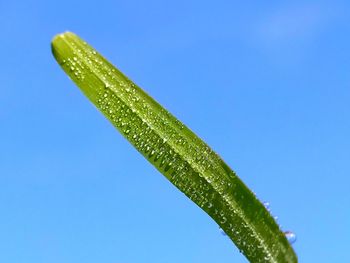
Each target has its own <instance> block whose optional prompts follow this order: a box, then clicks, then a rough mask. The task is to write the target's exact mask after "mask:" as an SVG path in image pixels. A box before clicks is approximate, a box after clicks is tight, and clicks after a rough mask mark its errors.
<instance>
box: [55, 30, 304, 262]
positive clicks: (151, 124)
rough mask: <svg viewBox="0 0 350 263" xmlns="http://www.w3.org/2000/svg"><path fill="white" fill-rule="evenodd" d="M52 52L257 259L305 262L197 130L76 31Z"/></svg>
mask: <svg viewBox="0 0 350 263" xmlns="http://www.w3.org/2000/svg"><path fill="white" fill-rule="evenodd" d="M52 52H53V55H54V56H55V58H56V60H57V62H58V63H59V64H60V66H61V67H62V68H63V70H64V71H65V72H66V73H67V74H68V75H69V77H70V78H71V79H72V80H73V81H74V82H75V83H76V84H77V85H78V86H79V88H80V89H81V90H82V92H83V93H84V94H85V95H86V96H87V97H88V98H89V99H90V101H91V102H92V103H93V104H94V105H95V106H96V107H97V108H98V109H99V110H100V111H101V112H102V113H103V114H104V115H105V116H106V117H107V118H108V119H109V120H110V122H111V123H112V124H113V125H114V126H115V127H116V128H117V129H118V130H119V131H120V132H121V134H122V135H123V136H124V137H125V138H126V139H127V140H128V141H129V142H130V143H131V144H132V145H133V146H134V147H135V148H136V149H137V150H138V151H139V152H140V153H141V154H142V155H143V156H144V157H145V158H146V159H147V160H148V161H149V162H150V163H152V164H153V165H154V166H155V167H156V168H157V169H158V170H159V171H160V172H161V173H162V174H163V175H164V176H165V177H166V178H167V179H168V180H169V181H170V182H171V183H173V184H174V185H175V186H176V187H177V188H178V189H179V190H180V191H182V192H183V193H184V194H185V195H186V196H188V197H189V198H190V199H191V200H192V201H193V202H195V203H196V204H197V205H198V206H199V207H200V208H202V209H203V210H204V211H205V212H206V213H207V214H208V215H209V216H211V217H212V218H213V219H214V220H215V221H216V222H217V224H218V225H219V226H220V227H221V228H222V229H223V230H224V231H225V233H226V234H227V235H228V236H229V237H230V238H231V240H232V241H233V242H234V243H235V244H236V246H237V247H238V248H239V250H240V251H241V252H242V253H243V254H244V255H245V256H246V257H247V258H248V259H249V261H250V262H278V263H284V262H297V257H296V255H295V253H294V251H293V249H292V247H291V246H290V244H289V243H288V241H287V239H286V237H285V236H284V234H283V232H281V230H280V229H279V226H278V225H277V223H276V222H275V220H274V219H273V218H272V216H271V215H270V213H269V212H268V211H267V210H266V208H265V207H264V205H263V204H262V203H261V202H260V201H259V200H258V199H257V198H256V196H255V195H254V194H253V193H252V192H251V191H250V190H249V189H248V188H247V187H246V186H245V185H244V184H243V182H242V181H241V180H240V179H239V178H238V177H237V175H236V174H235V173H234V172H233V171H232V170H231V169H230V168H229V167H228V166H227V165H226V164H225V162H224V161H223V160H222V159H221V158H220V157H219V156H218V155H217V154H216V153H215V152H214V151H213V150H212V149H211V148H210V147H209V146H208V145H207V144H205V143H204V142H203V141H202V140H201V139H200V138H198V137H197V136H196V135H195V134H194V133H193V132H192V131H191V130H190V129H188V128H187V127H186V126H185V125H183V124H182V123H181V122H180V121H178V120H177V119H176V118H175V117H174V116H173V115H171V114H170V113H169V112H168V111H167V110H165V109H164V108H163V107H162V106H161V105H160V104H158V103H157V102H156V101H155V100H154V99H152V98H151V97H150V96H149V95H147V94H146V93H145V92H144V91H143V90H142V89H140V88H139V87H138V86H136V85H135V84H134V83H133V82H132V81H131V80H129V79H128V78H127V77H126V76H125V75H124V74H123V73H121V72H120V71H119V70H118V69H116V68H115V67H114V66H113V65H111V64H110V63H109V62H108V61H107V60H106V59H105V58H103V57H102V56H101V55H99V54H98V53H97V52H96V51H95V50H94V49H93V48H92V47H91V46H89V45H88V44H87V43H86V42H84V41H83V40H81V39H80V38H79V37H78V36H76V35H74V34H73V33H70V32H66V33H63V34H60V35H57V36H56V37H55V38H54V39H53V41H52ZM145 190H146V189H145ZM169 227H170V226H169Z"/></svg>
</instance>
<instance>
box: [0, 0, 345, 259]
mask: <svg viewBox="0 0 350 263" xmlns="http://www.w3.org/2000/svg"><path fill="white" fill-rule="evenodd" d="M349 12H350V3H349V2H347V1H284V2H278V1H269V2H266V1H243V2H242V1H229V0H227V1H223V0H218V1H215V3H214V1H182V0H177V1H159V0H158V1H157V0H154V1H152V0H151V1H104V0H100V1H97V2H87V1H68V0H64V1H4V0H2V1H0V25H1V38H0V39H1V42H0V47H1V48H0V56H1V57H0V58H1V64H0V83H1V92H0V123H1V124H0V138H1V139H0V262H6V263H28V262H33V263H34V262H35V263H44V262H45V263H47V262H50V263H56V262H57V263H62V262H64V263H77V262H85V263H90V262H91V263H92V262H94V263H95V262H103V263H140V262H150V263H175V262H176V263H178V262H184V263H185V262H189V263H193V262H201V263H207V262H208V263H209V262H210V263H213V262H247V261H246V259H245V258H244V257H243V256H242V255H241V254H240V253H239V252H238V250H237V249H236V247H235V246H234V245H233V244H232V243H231V241H230V240H229V239H228V238H226V237H224V236H222V235H221V234H220V231H219V229H218V227H217V225H216V224H215V222H214V221H212V220H211V219H210V218H209V217H208V216H207V215H206V214H205V213H204V212H202V211H201V210H200V209H199V208H198V207H196V206H195V205H194V204H193V203H192V202H191V201H190V200H188V199H187V198H186V197H185V196H184V195H183V194H181V193H180V192H179V191H178V190H177V189H176V188H175V187H174V186H172V185H171V184H170V183H169V182H168V181H167V180H166V179H165V178H164V177H163V176H162V175H161V174H160V173H158V172H157V171H156V170H155V169H154V168H153V167H152V166H151V165H150V164H149V163H148V162H147V161H145V160H144V159H143V157H142V156H141V155H140V154H138V153H137V152H136V150H134V149H133V147H132V146H131V145H129V143H128V142H127V141H126V140H125V139H124V138H122V136H121V135H120V134H119V133H118V132H117V131H116V130H115V129H114V128H113V127H112V125H111V124H110V123H108V121H107V120H106V119H105V118H104V117H103V116H102V115H101V114H100V113H99V112H98V111H97V110H96V109H95V108H94V107H93V106H92V105H91V104H90V103H89V102H88V100H87V99H86V98H85V97H84V96H83V95H82V94H81V93H80V91H79V89H78V88H76V87H75V86H74V84H73V83H72V82H71V81H70V80H69V79H68V77H67V76H66V75H65V74H64V73H63V71H62V70H61V69H60V68H59V66H58V65H57V64H56V62H55V60H54V59H53V57H52V55H51V51H50V41H51V38H52V37H53V36H54V35H55V34H57V33H60V32H62V31H66V30H70V31H73V32H75V33H77V34H78V35H80V36H81V37H82V38H84V39H85V40H86V41H88V42H89V43H90V44H92V45H93V46H94V47H95V48H96V49H97V50H99V51H100V52H101V53H102V54H103V55H104V56H106V57H107V58H108V59H109V60H110V61H112V62H113V63H114V64H115V65H117V66H118V67H119V68H120V69H121V70H122V71H123V72H124V73H125V74H127V75H128V76H129V77H130V78H131V79H133V80H134V81H135V82H136V83H138V84H139V85H140V86H141V87H143V88H144V89H145V90H146V91H147V92H148V93H149V94H151V95H152V96H153V97H154V98H156V99H157V100H158V101H159V102H160V103H161V104H163V105H164V106H165V107H166V108H168V109H169V110H170V111H171V112H172V113H174V114H175V115H176V116H177V117H178V118H179V119H180V120H182V121H183V122H184V123H185V124H187V125H188V126H189V127H190V128H191V129H192V130H193V131H195V132H196V133H197V134H198V135H200V137H201V138H203V139H204V140H205V141H206V142H207V143H208V144H209V145H210V146H212V147H213V148H214V150H215V151H217V152H218V153H219V154H220V155H221V156H222V157H223V159H224V160H225V161H226V162H227V163H228V164H229V165H231V167H232V168H233V169H234V170H235V171H236V172H237V173H238V175H239V176H240V177H241V178H242V180H243V181H244V182H245V183H246V184H247V185H248V186H249V187H250V188H251V189H252V190H253V191H255V192H256V194H257V195H258V197H259V198H260V199H261V200H263V201H269V202H270V204H271V209H272V213H273V214H274V215H276V216H278V217H279V219H278V220H279V223H280V224H281V225H282V227H283V229H286V230H293V231H294V232H296V234H297V236H298V240H297V242H296V243H295V244H294V248H295V250H296V252H297V254H298V256H299V261H300V262H350V255H349V253H348V249H349V244H350V190H349V186H350V175H349V174H350V168H349V157H350V154H349V149H350V139H349V134H350V118H349V113H350V110H349V101H350V37H349V36H350V27H349V25H350V16H349Z"/></svg>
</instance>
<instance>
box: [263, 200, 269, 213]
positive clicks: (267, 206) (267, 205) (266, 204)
mask: <svg viewBox="0 0 350 263" xmlns="http://www.w3.org/2000/svg"><path fill="white" fill-rule="evenodd" d="M263 205H264V206H265V208H266V209H267V211H269V212H270V203H269V202H264V203H263Z"/></svg>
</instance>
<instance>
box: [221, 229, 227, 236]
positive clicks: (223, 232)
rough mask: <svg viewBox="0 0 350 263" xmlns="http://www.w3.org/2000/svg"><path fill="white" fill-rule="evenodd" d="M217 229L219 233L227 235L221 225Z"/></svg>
mask: <svg viewBox="0 0 350 263" xmlns="http://www.w3.org/2000/svg"><path fill="white" fill-rule="evenodd" d="M219 230H220V233H221V235H223V236H227V234H226V233H225V231H224V230H223V229H222V228H221V227H220V228H219Z"/></svg>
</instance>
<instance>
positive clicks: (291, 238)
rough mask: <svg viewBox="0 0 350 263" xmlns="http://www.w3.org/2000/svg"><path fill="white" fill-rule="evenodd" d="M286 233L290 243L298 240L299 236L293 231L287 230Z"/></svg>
mask: <svg viewBox="0 0 350 263" xmlns="http://www.w3.org/2000/svg"><path fill="white" fill-rule="evenodd" d="M284 235H285V236H286V238H287V240H288V241H289V243H290V244H293V243H294V242H295V241H296V240H297V236H296V235H295V234H294V232H292V231H285V232H284Z"/></svg>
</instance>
